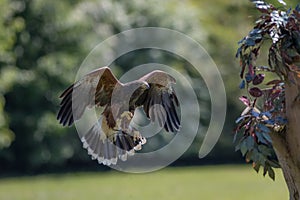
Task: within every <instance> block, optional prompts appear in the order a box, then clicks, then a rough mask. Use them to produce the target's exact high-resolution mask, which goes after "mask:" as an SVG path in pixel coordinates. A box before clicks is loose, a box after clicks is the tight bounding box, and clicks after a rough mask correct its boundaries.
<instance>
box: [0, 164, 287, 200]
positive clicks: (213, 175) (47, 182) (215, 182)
mask: <svg viewBox="0 0 300 200" xmlns="http://www.w3.org/2000/svg"><path fill="white" fill-rule="evenodd" d="M287 197H288V193H287V187H286V186H285V183H284V180H283V177H282V174H281V172H280V171H279V170H277V171H276V181H275V182H274V181H272V180H271V179H269V178H263V177H262V175H261V174H256V172H254V171H253V170H252V169H251V167H250V166H247V167H245V166H206V167H185V168H166V169H164V170H160V171H157V172H153V173H147V174H127V173H121V172H116V171H109V172H101V173H73V174H64V175H40V176H34V177H21V178H3V179H0V199H1V200H2V199H3V200H23V199H24V200H44V199H45V200H47V199H53V200H56V199H63V200H77V199H78V200H85V199H86V200H90V199H99V200H102V199H103V200H110V199H111V200H117V199H120V200H127V199H130V200H134V199H138V200H144V199H151V200H160V199H172V200H174V199H189V200H193V199H205V200H207V199H208V200H210V199H218V200H219V199H222V200H226V199H228V200H229V199H230V200H232V199H243V200H246V199H251V200H253V199H256V200H259V199H272V200H276V199H278V200H282V199H288V198H287Z"/></svg>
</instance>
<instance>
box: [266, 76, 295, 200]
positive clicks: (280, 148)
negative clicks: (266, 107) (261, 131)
mask: <svg viewBox="0 0 300 200" xmlns="http://www.w3.org/2000/svg"><path fill="white" fill-rule="evenodd" d="M296 80H297V81H296V82H297V83H296V84H293V83H291V84H286V91H285V99H286V115H287V120H288V124H287V129H286V132H285V133H282V134H278V133H273V134H271V137H272V140H273V147H274V149H275V152H276V154H277V157H278V159H279V162H280V165H281V168H282V171H283V175H284V178H285V181H286V184H287V187H288V189H289V194H290V200H298V199H300V98H299V97H300V96H299V95H300V90H299V86H300V79H299V78H298V77H297V78H296Z"/></svg>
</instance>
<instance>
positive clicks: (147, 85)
mask: <svg viewBox="0 0 300 200" xmlns="http://www.w3.org/2000/svg"><path fill="white" fill-rule="evenodd" d="M144 86H145V88H146V89H149V88H150V85H149V84H148V83H147V82H146V81H144Z"/></svg>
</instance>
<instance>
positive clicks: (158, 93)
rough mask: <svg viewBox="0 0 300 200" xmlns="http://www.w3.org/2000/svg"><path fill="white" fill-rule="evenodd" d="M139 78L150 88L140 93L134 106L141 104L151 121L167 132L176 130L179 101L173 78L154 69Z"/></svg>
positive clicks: (177, 127)
mask: <svg viewBox="0 0 300 200" xmlns="http://www.w3.org/2000/svg"><path fill="white" fill-rule="evenodd" d="M140 80H142V81H146V82H147V83H148V84H149V86H150V88H149V89H148V90H146V91H145V93H146V94H143V95H141V96H142V97H141V98H140V99H139V100H138V101H137V102H136V106H143V108H144V111H145V113H146V116H147V117H148V118H149V119H150V120H151V121H158V124H159V126H161V127H164V128H165V130H166V131H167V132H178V131H179V128H180V120H179V117H178V114H177V111H176V108H178V107H179V101H178V98H177V96H176V93H175V90H174V89H173V87H172V84H175V82H176V80H175V78H173V77H172V76H171V75H169V74H167V73H165V72H163V71H159V70H155V71H153V72H151V73H149V74H146V75H145V76H143V77H142V78H140ZM156 104H157V106H154V105H156ZM153 106H154V107H153Z"/></svg>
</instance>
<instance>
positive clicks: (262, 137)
mask: <svg viewBox="0 0 300 200" xmlns="http://www.w3.org/2000/svg"><path fill="white" fill-rule="evenodd" d="M255 135H256V136H257V139H258V142H261V143H263V144H268V142H267V140H265V138H264V136H263V134H262V133H261V132H258V131H257V132H256V133H255Z"/></svg>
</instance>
